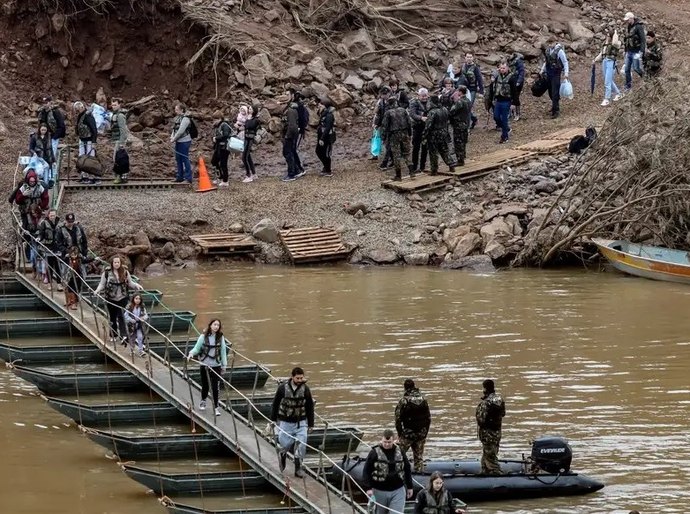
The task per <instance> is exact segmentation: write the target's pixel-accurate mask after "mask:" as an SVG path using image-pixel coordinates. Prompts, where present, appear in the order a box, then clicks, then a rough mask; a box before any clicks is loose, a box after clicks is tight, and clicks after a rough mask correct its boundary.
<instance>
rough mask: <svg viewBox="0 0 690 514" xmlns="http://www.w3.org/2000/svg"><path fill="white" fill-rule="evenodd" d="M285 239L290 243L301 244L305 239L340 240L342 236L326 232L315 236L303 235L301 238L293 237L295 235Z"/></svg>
mask: <svg viewBox="0 0 690 514" xmlns="http://www.w3.org/2000/svg"><path fill="white" fill-rule="evenodd" d="M285 241H287V242H288V243H290V244H299V243H302V242H304V241H340V238H339V237H338V236H337V235H333V234H324V235H320V236H314V237H309V236H303V237H299V238H293V237H286V238H285Z"/></svg>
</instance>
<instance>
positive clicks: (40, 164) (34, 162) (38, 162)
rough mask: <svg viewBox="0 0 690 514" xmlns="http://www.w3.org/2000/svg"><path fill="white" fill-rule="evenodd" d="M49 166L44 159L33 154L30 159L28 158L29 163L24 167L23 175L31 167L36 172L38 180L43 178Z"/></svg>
mask: <svg viewBox="0 0 690 514" xmlns="http://www.w3.org/2000/svg"><path fill="white" fill-rule="evenodd" d="M49 168H50V165H49V164H48V163H47V162H46V161H45V160H44V159H42V158H41V157H39V156H37V155H36V154H34V155H32V156H31V159H29V164H28V165H27V166H26V168H24V176H26V174H27V173H28V172H29V170H31V169H32V170H34V171H35V172H36V176H37V177H38V180H43V178H44V175H45V174H46V172H47V171H48V169H49Z"/></svg>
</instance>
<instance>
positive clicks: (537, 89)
mask: <svg viewBox="0 0 690 514" xmlns="http://www.w3.org/2000/svg"><path fill="white" fill-rule="evenodd" d="M548 90H549V81H548V79H547V78H546V77H545V76H544V75H539V78H538V79H537V80H535V81H534V83H533V84H532V96H536V97H537V98H538V97H540V96H543V95H544V93H546V92H547V91H548Z"/></svg>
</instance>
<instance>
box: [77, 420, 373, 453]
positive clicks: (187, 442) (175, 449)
mask: <svg viewBox="0 0 690 514" xmlns="http://www.w3.org/2000/svg"><path fill="white" fill-rule="evenodd" d="M339 430H348V429H333V428H329V429H327V431H326V445H325V446H326V449H325V451H326V452H329V451H330V452H335V451H337V452H340V451H343V450H341V449H336V448H342V442H341V440H342V439H341V433H340V432H339ZM349 430H352V431H353V432H358V431H357V430H356V429H352V428H350V429H349ZM86 433H87V435H88V436H89V438H90V439H91V440H93V441H95V442H97V443H98V444H100V445H102V446H105V447H106V448H108V449H109V450H111V451H112V452H114V453H117V454H118V456H119V457H120V459H125V460H128V459H133V460H136V459H144V458H149V457H153V458H161V459H173V458H178V457H185V456H193V455H194V452H195V451H196V452H197V453H199V452H201V453H203V454H205V455H209V454H213V453H214V452H221V453H222V452H223V450H222V449H223V448H225V446H224V445H223V443H221V442H220V441H219V440H218V439H216V438H215V437H214V436H212V435H210V434H199V435H196V436H193V437H192V436H189V435H186V434H183V435H166V436H158V437H154V436H126V435H123V434H121V433H118V432H108V431H104V430H97V429H89V430H87V432H86ZM323 433H324V428H322V427H321V428H315V429H314V431H313V432H312V433H311V434H309V436H308V438H307V443H308V444H309V446H311V447H313V448H316V447H318V446H319V445H321V442H322V441H323ZM360 434H361V432H360ZM331 438H333V441H334V443H333V446H331V445H330V444H329V443H330V439H331ZM355 448H356V441H355V442H353V443H352V450H354V449H355ZM345 450H347V448H345ZM228 451H229V450H228Z"/></svg>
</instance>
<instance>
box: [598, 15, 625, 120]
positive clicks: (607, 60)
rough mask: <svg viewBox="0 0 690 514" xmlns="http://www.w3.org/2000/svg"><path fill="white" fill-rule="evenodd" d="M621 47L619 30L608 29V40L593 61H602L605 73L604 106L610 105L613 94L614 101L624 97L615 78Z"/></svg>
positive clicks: (602, 103)
mask: <svg viewBox="0 0 690 514" xmlns="http://www.w3.org/2000/svg"><path fill="white" fill-rule="evenodd" d="M620 49H621V42H620V39H619V37H618V31H617V30H614V29H608V33H607V34H606V40H605V41H604V44H603V45H602V47H601V52H599V55H597V56H596V57H595V58H594V60H593V61H592V64H594V63H597V62H599V61H601V70H602V72H603V75H604V100H603V101H602V102H601V106H602V107H606V106H607V105H610V103H611V95H612V94H613V95H614V96H613V101H614V102H617V101H618V100H620V99H621V98H622V96H621V92H620V89H618V86H617V85H616V80H615V68H616V60H617V59H618V57H619V55H620Z"/></svg>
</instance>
